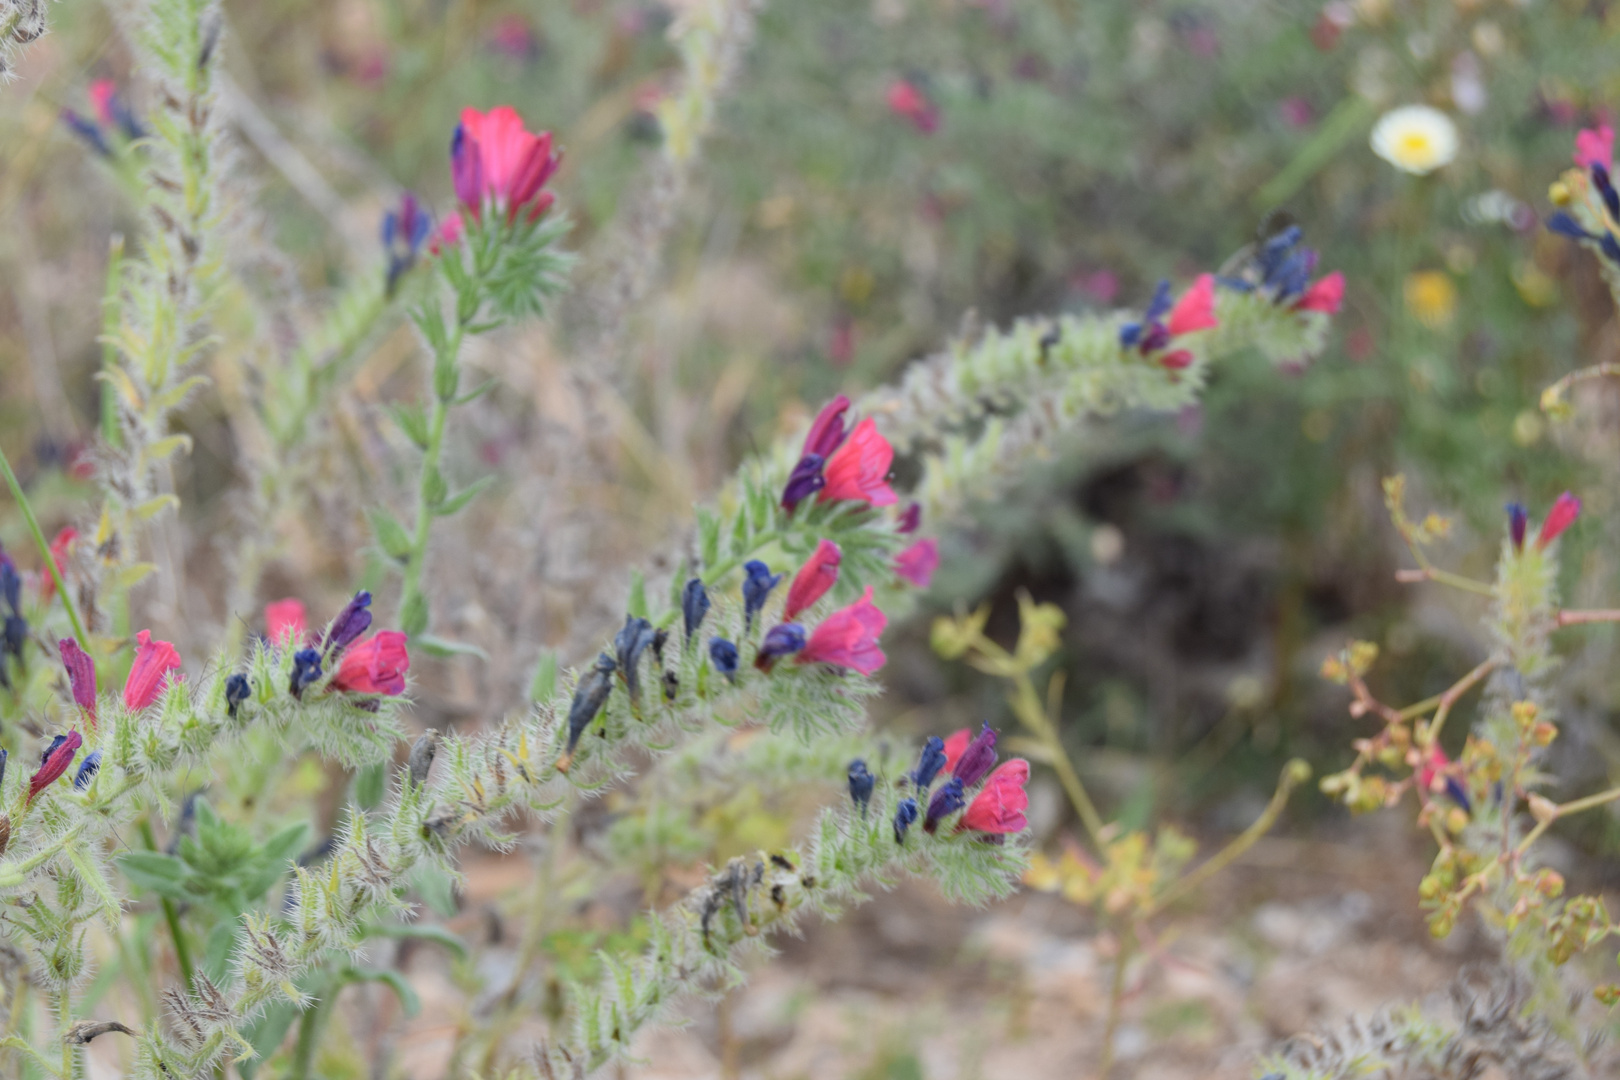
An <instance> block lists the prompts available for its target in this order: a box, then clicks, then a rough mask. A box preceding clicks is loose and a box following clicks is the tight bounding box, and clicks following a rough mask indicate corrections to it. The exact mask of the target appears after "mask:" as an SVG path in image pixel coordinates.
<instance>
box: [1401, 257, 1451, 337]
mask: <svg viewBox="0 0 1620 1080" xmlns="http://www.w3.org/2000/svg"><path fill="white" fill-rule="evenodd" d="M1406 310H1408V311H1410V312H1411V313H1412V315H1413V317H1414V318H1416V319H1417V321H1418V322H1420V323H1422V324H1423V325H1424V326H1427V327H1428V328H1429V329H1431V330H1438V329H1440V328H1441V327H1443V326H1445V325H1446V324H1447V323H1449V322H1451V317H1452V316H1453V315H1455V314H1456V313H1457V286H1455V285H1453V284H1452V283H1451V277H1450V276H1449V275H1448V274H1446V273H1445V272H1443V271H1440V270H1419V271H1418V272H1417V273H1415V274H1409V275H1407V278H1406Z"/></svg>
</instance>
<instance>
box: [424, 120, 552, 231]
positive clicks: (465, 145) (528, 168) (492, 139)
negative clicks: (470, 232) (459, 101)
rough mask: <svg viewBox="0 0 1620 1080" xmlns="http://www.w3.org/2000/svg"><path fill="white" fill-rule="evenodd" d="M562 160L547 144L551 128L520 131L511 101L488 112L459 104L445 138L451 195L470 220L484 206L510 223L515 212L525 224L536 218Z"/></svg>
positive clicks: (546, 206) (548, 198) (549, 199)
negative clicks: (456, 117)
mask: <svg viewBox="0 0 1620 1080" xmlns="http://www.w3.org/2000/svg"><path fill="white" fill-rule="evenodd" d="M561 163H562V156H561V155H560V154H558V153H557V152H556V151H554V150H553V149H552V147H551V132H549V131H545V132H541V133H540V134H538V135H536V134H534V133H532V132H529V131H527V130H525V129H524V127H523V118H522V117H521V116H519V115H518V114H517V110H516V109H514V108H512V107H511V106H510V105H501V106H498V107H496V108H494V109H491V110H490V111H489V112H487V113H482V112H479V111H478V110H477V109H470V108H469V109H463V110H462V111H461V123H460V124H459V125H457V127H456V131H455V134H454V135H453V136H452V137H451V140H450V175H451V179H452V181H453V182H454V184H455V188H456V199H457V200H458V201H459V202H460V203H461V206H462V208H463V209H464V210H465V211H466V212H467V213H468V214H470V215H472V217H473V220H475V221H481V220H482V219H483V215H484V213H485V211H486V210H489V211H492V212H494V213H496V214H502V213H504V214H505V215H506V219H507V221H508V222H509V223H510V222H515V221H517V220H518V217H519V215H522V216H523V218H524V220H525V221H527V222H529V223H533V222H536V221H539V220H540V218H542V217H543V216H545V213H546V211H547V210H550V209H551V204H552V202H553V201H554V200H555V199H556V196H554V195H553V194H552V193H551V192H549V191H544V190H542V189H543V188H544V187H545V184H546V181H548V180H550V179H551V177H552V174H553V173H555V172H556V171H557V166H558V165H560V164H561Z"/></svg>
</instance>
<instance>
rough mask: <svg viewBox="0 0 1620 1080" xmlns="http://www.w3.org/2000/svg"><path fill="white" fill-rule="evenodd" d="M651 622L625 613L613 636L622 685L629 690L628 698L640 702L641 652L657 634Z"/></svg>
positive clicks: (638, 703) (644, 650) (636, 702)
mask: <svg viewBox="0 0 1620 1080" xmlns="http://www.w3.org/2000/svg"><path fill="white" fill-rule="evenodd" d="M657 633H658V632H657V631H656V630H654V629H653V626H652V623H650V622H648V621H647V620H646V619H642V618H638V617H637V616H634V615H626V616H625V618H624V627H623V628H622V629H620V631H619V632H618V633H617V634H615V635H614V636H613V651H614V653H615V655H616V656H617V657H618V663H619V671H620V672H621V673H623V675H624V685H625V688H626V689H627V690H629V691H630V700H631V701H632V702H634V703H635V704H637V705H640V704H641V654H642V653H644V652H646V651H647V646H649V645H651V644H652V643H653V638H654V637H655V636H656V635H657Z"/></svg>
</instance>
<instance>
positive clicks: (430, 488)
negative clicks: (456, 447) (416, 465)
mask: <svg viewBox="0 0 1620 1080" xmlns="http://www.w3.org/2000/svg"><path fill="white" fill-rule="evenodd" d="M448 494H450V485H449V484H447V483H445V482H444V474H443V473H442V472H440V471H439V467H438V466H437V465H432V464H429V465H428V466H427V469H426V471H425V472H424V473H423V474H422V499H423V501H424V502H426V503H427V504H428V506H429V507H437V506H439V505H441V504H443V502H444V498H445V496H446V495H448Z"/></svg>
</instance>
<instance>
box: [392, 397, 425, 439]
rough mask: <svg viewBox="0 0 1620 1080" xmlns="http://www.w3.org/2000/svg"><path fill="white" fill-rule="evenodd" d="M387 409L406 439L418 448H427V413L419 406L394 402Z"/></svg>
mask: <svg viewBox="0 0 1620 1080" xmlns="http://www.w3.org/2000/svg"><path fill="white" fill-rule="evenodd" d="M388 411H389V412H390V413H391V414H393V417H394V423H396V424H398V425H399V430H401V431H403V432H404V433H405V437H406V438H407V439H410V440H411V442H413V443H415V444H416V448H417V449H418V450H426V449H427V448H428V421H427V414H426V413H424V412H423V411H422V408H421V406H419V405H404V404H397V403H396V404H394V405H390V406H389V407H388Z"/></svg>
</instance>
